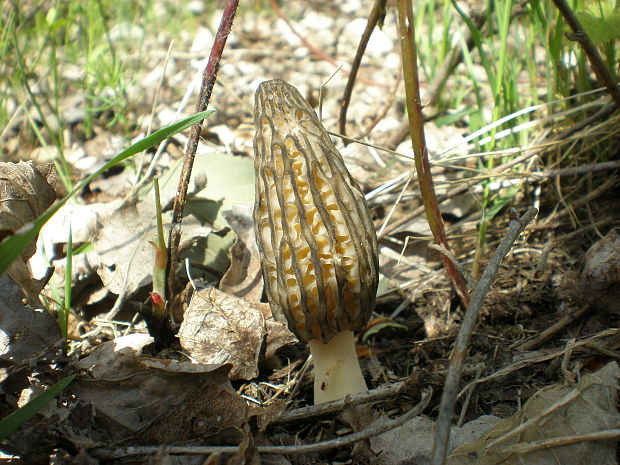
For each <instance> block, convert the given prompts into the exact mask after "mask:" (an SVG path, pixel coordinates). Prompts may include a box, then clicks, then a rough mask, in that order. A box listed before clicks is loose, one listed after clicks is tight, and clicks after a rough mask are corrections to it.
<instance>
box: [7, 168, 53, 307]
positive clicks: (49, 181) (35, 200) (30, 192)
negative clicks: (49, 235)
mask: <svg viewBox="0 0 620 465" xmlns="http://www.w3.org/2000/svg"><path fill="white" fill-rule="evenodd" d="M55 185H56V170H55V169H54V165H53V164H52V163H49V164H47V165H40V166H37V165H34V164H33V163H32V162H23V161H20V162H19V163H0V239H2V238H3V237H6V236H10V235H12V234H14V233H15V232H16V231H18V230H19V229H20V228H23V227H24V226H26V225H28V224H29V223H30V222H31V221H33V220H35V219H36V218H37V217H38V216H40V215H41V214H42V213H43V212H44V211H45V210H46V209H47V207H49V206H50V205H51V204H52V203H54V200H56V190H55V189H54V186H55ZM35 250H36V241H35V240H33V241H32V242H31V243H30V244H28V245H27V246H26V247H25V248H24V250H22V253H21V257H20V258H18V259H17V260H15V261H14V262H13V263H12V264H11V266H10V267H9V269H8V274H9V276H10V277H11V279H12V280H13V281H15V282H16V283H17V284H19V286H20V287H21V288H22V289H23V291H24V294H25V295H26V297H27V298H28V300H29V301H30V303H32V304H36V303H38V301H39V293H40V292H41V289H42V288H43V286H45V282H42V281H39V280H36V279H33V278H32V274H31V273H30V270H29V269H28V266H27V265H26V262H28V260H29V259H30V257H32V255H33V254H34V252H35Z"/></svg>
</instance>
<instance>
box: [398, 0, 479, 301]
mask: <svg viewBox="0 0 620 465" xmlns="http://www.w3.org/2000/svg"><path fill="white" fill-rule="evenodd" d="M398 25H399V32H400V38H401V41H400V42H401V48H402V57H403V59H402V63H403V74H404V77H405V93H406V97H407V115H408V116H409V131H410V134H411V144H412V146H413V153H414V155H415V169H416V172H417V174H418V185H419V186H420V194H421V195H422V202H423V204H424V211H425V212H426V219H427V221H428V224H429V226H430V228H431V231H432V232H433V238H434V240H435V242H437V243H438V244H441V245H442V246H444V247H445V248H446V249H447V250H450V245H449V244H448V240H447V239H446V232H445V229H444V224H443V220H442V218H441V212H440V211H439V204H438V203H437V195H436V194H435V186H434V185H433V178H432V175H431V165H430V162H429V161H428V151H427V148H426V141H425V138H424V119H423V118H422V105H421V104H420V82H419V79H418V67H417V51H416V46H415V30H414V26H413V25H414V17H413V7H412V5H411V2H408V1H406V0H399V1H398ZM441 260H442V262H443V265H444V266H445V267H446V271H447V272H448V276H449V278H450V281H451V282H452V286H453V287H454V290H455V291H456V293H457V295H458V297H459V300H460V301H461V303H462V304H463V306H464V307H467V306H468V305H469V293H468V292H467V285H466V284H465V279H464V278H463V276H462V275H461V274H460V273H459V272H458V270H457V269H456V267H455V266H454V264H453V263H452V262H451V261H450V260H449V259H448V258H447V257H446V256H445V255H441Z"/></svg>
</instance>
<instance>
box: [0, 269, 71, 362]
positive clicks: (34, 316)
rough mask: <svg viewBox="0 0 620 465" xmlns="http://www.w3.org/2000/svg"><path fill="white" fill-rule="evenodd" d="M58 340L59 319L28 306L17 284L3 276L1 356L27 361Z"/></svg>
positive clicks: (0, 285) (0, 292)
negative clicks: (57, 320) (57, 321)
mask: <svg viewBox="0 0 620 465" xmlns="http://www.w3.org/2000/svg"><path fill="white" fill-rule="evenodd" d="M58 341H60V330H59V328H58V324H57V323H56V320H54V318H52V316H51V315H50V314H49V313H48V312H47V311H45V310H34V309H32V308H27V307H26V306H25V305H24V303H23V295H22V293H21V292H20V290H19V289H18V286H17V284H16V283H14V282H13V281H12V280H10V279H9V277H8V276H6V275H3V276H0V354H1V355H0V360H1V361H3V362H8V363H9V364H23V363H25V362H26V361H27V360H29V359H30V358H31V357H33V356H34V355H36V354H40V353H42V352H44V351H45V350H46V349H48V348H50V347H52V346H53V345H54V344H55V343H56V342H58Z"/></svg>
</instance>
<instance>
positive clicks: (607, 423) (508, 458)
mask: <svg viewBox="0 0 620 465" xmlns="http://www.w3.org/2000/svg"><path fill="white" fill-rule="evenodd" d="M619 377H620V368H619V367H618V364H617V363H616V362H611V363H608V364H607V365H605V366H604V367H603V368H601V369H600V370H598V371H597V372H596V373H592V374H588V375H585V376H583V377H582V378H581V380H580V381H579V383H578V384H577V386H575V387H571V386H565V385H560V384H557V385H555V386H550V387H548V388H545V389H541V390H540V391H538V392H537V393H536V394H534V396H532V397H531V398H530V399H529V400H528V401H527V402H526V403H525V405H524V406H523V408H522V409H521V410H520V411H519V412H517V413H516V414H515V415H513V416H512V417H510V418H507V419H506V420H503V421H500V422H499V423H497V424H496V425H495V426H494V427H493V428H492V429H491V430H490V431H489V432H488V433H487V434H485V435H484V436H482V438H480V439H479V440H477V441H474V442H470V443H467V444H464V445H463V446H461V447H459V448H458V449H456V450H455V451H454V452H453V453H452V454H451V455H450V457H448V461H447V464H448V465H466V464H467V465H469V464H476V465H487V464H488V465H491V464H498V463H501V464H505V465H513V464H515V465H516V464H528V465H539V464H540V465H542V464H551V463H570V464H575V465H579V464H584V465H586V464H588V465H589V464H593V463H601V464H602V463H605V464H612V463H617V461H616V441H615V440H610V439H608V440H599V441H586V440H580V439H579V437H580V435H584V434H588V433H597V432H599V431H603V430H611V429H616V428H618V426H620V413H618V410H617V407H616V402H617V400H618V378H619ZM565 437H571V438H574V441H573V442H570V443H568V445H563V444H559V445H554V444H548V445H547V446H546V447H541V446H540V443H541V442H543V441H546V440H553V439H556V438H565Z"/></svg>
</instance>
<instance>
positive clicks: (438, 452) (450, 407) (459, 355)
mask: <svg viewBox="0 0 620 465" xmlns="http://www.w3.org/2000/svg"><path fill="white" fill-rule="evenodd" d="M537 213H538V211H537V210H536V209H535V208H530V209H529V210H528V211H527V212H525V214H524V215H523V216H522V217H521V218H518V216H517V214H516V211H515V210H514V209H512V210H511V211H510V212H509V215H510V216H511V220H510V224H509V226H508V232H507V233H506V235H505V236H504V239H502V242H501V243H500V244H499V246H498V247H497V250H496V251H495V253H494V254H493V257H491V261H490V262H489V264H488V265H487V267H486V268H485V270H484V273H483V274H482V277H481V278H480V281H478V285H477V286H476V289H475V290H474V293H473V295H472V298H471V302H470V304H469V307H468V308H467V311H466V312H465V316H464V318H463V323H462V325H461V329H460V331H459V334H458V335H457V337H456V341H455V343H454V349H453V351H452V356H451V357H450V364H449V366H448V374H447V376H446V381H445V383H444V389H443V394H442V396H441V407H440V410H439V416H438V418H437V429H436V432H435V440H434V443H433V454H432V463H433V464H434V465H444V463H445V461H446V453H447V449H448V439H449V437H450V423H451V421H452V415H453V413H454V404H455V403H456V397H457V394H458V386H459V382H460V380H461V370H462V365H463V362H464V360H465V357H466V355H467V349H468V346H469V342H470V340H471V336H472V334H473V332H474V327H475V325H476V321H477V319H478V315H479V313H480V311H481V310H482V302H483V300H484V298H485V296H486V295H487V293H488V292H489V289H490V288H491V283H492V282H493V279H494V278H495V275H496V274H497V271H498V270H499V266H500V264H501V262H502V261H503V259H504V257H505V256H506V255H508V252H510V249H511V247H512V244H513V243H514V242H515V241H516V240H517V238H518V237H519V234H521V232H522V231H523V230H524V229H525V227H526V226H527V225H528V224H529V223H530V221H532V220H533V219H534V217H535V216H536V214H537Z"/></svg>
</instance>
